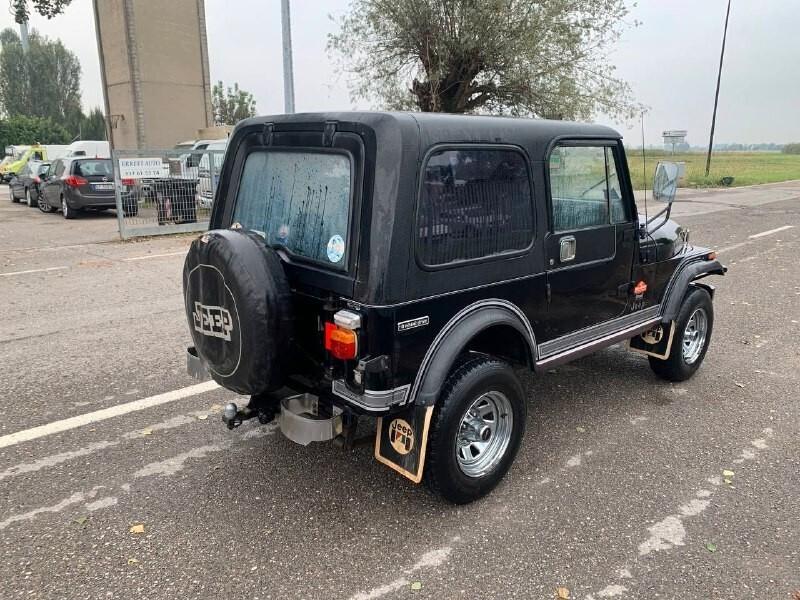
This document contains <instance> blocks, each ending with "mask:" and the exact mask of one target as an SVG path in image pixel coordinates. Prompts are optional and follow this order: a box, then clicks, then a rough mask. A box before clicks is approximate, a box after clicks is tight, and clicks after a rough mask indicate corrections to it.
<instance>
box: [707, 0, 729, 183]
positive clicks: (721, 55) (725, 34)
mask: <svg viewBox="0 0 800 600" xmlns="http://www.w3.org/2000/svg"><path fill="white" fill-rule="evenodd" d="M730 15H731V0H728V10H727V12H726V13H725V29H723V30H722V51H721V52H720V53H719V72H718V73H717V91H716V93H715V94H714V112H713V114H712V115H711V135H710V137H709V139H708V156H706V177H708V172H709V171H710V170H711V148H712V147H713V146H714V127H715V126H716V124H717V104H718V103H719V82H720V80H721V79H722V61H723V59H724V58H725V38H727V37H728V17H730Z"/></svg>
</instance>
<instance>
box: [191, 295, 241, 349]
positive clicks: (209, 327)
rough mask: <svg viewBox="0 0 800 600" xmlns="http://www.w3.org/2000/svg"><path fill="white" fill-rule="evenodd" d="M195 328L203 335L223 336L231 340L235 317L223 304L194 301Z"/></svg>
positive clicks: (226, 339) (224, 338)
mask: <svg viewBox="0 0 800 600" xmlns="http://www.w3.org/2000/svg"><path fill="white" fill-rule="evenodd" d="M193 316H194V329H195V331H199V332H200V333H202V334H203V335H208V336H211V337H218V338H222V339H223V340H225V341H226V342H230V341H231V331H232V330H233V319H232V318H231V313H230V311H229V310H228V309H227V308H222V307H221V306H206V305H204V304H201V303H200V302H195V303H194V315H193Z"/></svg>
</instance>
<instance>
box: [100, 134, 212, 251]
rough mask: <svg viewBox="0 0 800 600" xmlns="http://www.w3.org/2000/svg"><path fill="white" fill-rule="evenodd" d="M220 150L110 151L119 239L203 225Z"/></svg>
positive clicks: (177, 230) (184, 229)
mask: <svg viewBox="0 0 800 600" xmlns="http://www.w3.org/2000/svg"><path fill="white" fill-rule="evenodd" d="M223 155H224V151H223V150H133V151H129V150H115V151H114V152H113V153H112V161H113V163H114V182H115V189H116V201H117V220H118V222H119V234H120V237H121V238H122V239H128V238H132V237H137V236H145V235H161V234H168V233H182V232H188V231H204V230H206V229H208V221H209V217H210V215H211V206H212V204H213V201H214V195H215V193H216V189H217V181H218V179H219V172H220V170H221V168H222V158H223Z"/></svg>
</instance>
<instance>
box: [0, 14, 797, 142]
mask: <svg viewBox="0 0 800 600" xmlns="http://www.w3.org/2000/svg"><path fill="white" fill-rule="evenodd" d="M0 1H2V0H0ZM638 4H639V5H638V6H637V7H635V8H633V9H632V12H631V16H630V19H631V20H633V19H636V20H639V21H641V22H642V25H641V26H640V27H638V28H635V29H631V30H629V31H628V32H627V33H626V34H625V35H624V37H623V39H622V40H620V42H619V43H618V44H617V46H616V47H615V49H614V51H613V53H612V58H611V60H612V61H613V62H614V63H615V64H616V66H617V72H618V74H619V76H620V77H622V78H623V79H625V80H627V81H628V82H629V83H630V84H631V86H632V88H633V91H634V94H635V96H636V99H637V100H638V101H639V102H641V103H643V104H645V105H647V106H649V107H650V112H649V113H648V115H647V116H646V118H645V130H646V139H647V143H648V144H658V143H660V141H661V139H660V135H661V131H662V130H664V129H687V130H688V131H689V136H688V140H687V141H688V142H689V143H690V144H692V145H702V144H704V143H707V139H708V129H709V124H710V120H711V111H712V108H713V101H714V85H715V80H716V72H717V65H718V61H719V50H720V42H721V37H722V28H723V23H724V18H725V0H669V2H666V1H664V0H639V3H638ZM347 6H348V0H325V1H324V2H323V1H321V0H316V1H315V0H292V36H293V45H294V71H295V99H296V100H295V102H296V108H297V110H298V111H309V110H346V109H350V108H362V109H365V108H369V106H368V105H367V104H365V103H361V105H360V106H359V105H356V104H353V103H352V102H351V101H350V98H349V94H348V90H347V85H346V82H345V79H344V78H343V77H342V76H338V75H337V74H336V73H335V72H334V69H333V65H332V64H331V61H330V60H329V58H328V56H327V54H326V52H325V43H326V34H327V33H328V32H329V31H331V30H333V29H334V28H335V25H334V23H333V22H332V21H331V20H330V18H329V14H333V15H334V16H337V15H341V14H342V13H343V12H344V11H346V9H347ZM322 7H324V8H322ZM206 23H207V30H208V44H209V57H210V65H211V78H212V80H214V81H216V80H218V79H222V80H223V81H225V82H226V83H233V82H234V81H238V82H239V85H240V86H241V87H242V88H244V89H246V90H248V91H251V92H252V93H253V94H254V95H255V98H256V102H257V108H258V112H259V114H270V113H278V112H282V111H283V82H282V77H281V69H282V62H281V39H280V32H281V27H280V2H279V0H266V1H265V0H235V1H231V0H206ZM13 25H14V23H13V20H12V18H11V16H10V15H9V13H8V12H7V11H4V10H0V28H4V27H7V26H13ZM31 25H32V27H34V28H36V29H38V30H39V31H40V32H42V33H44V34H45V35H48V36H50V37H58V38H60V39H61V40H62V41H63V43H64V44H65V45H66V46H67V47H68V48H69V49H70V50H72V51H73V52H75V53H76V54H77V55H78V57H79V59H80V61H81V65H82V66H83V102H84V105H85V106H86V107H93V106H102V104H103V97H102V89H101V84H100V72H99V65H98V59H97V48H96V43H95V34H94V22H93V13H92V7H91V0H73V3H72V5H71V6H69V7H68V8H67V10H66V12H65V13H64V14H63V15H61V16H59V17H57V18H56V19H53V20H51V21H47V20H46V19H43V18H42V17H39V16H38V15H35V16H34V17H33V18H32V22H31ZM799 29H800V9H799V8H798V0H766V1H757V0H733V7H732V9H731V21H730V25H729V30H728V46H727V49H726V56H725V67H724V70H723V74H722V88H721V92H720V106H719V111H718V115H717V133H716V135H715V139H716V140H717V141H718V142H742V143H755V142H778V143H783V142H796V141H800V115H798V112H800V70H799V69H800V37H799V36H798V34H797V31H798V30H799ZM597 120H598V121H600V122H604V123H608V124H611V125H613V126H615V127H617V128H618V129H619V130H621V131H622V133H623V134H624V136H625V138H626V140H627V143H628V144H631V145H636V144H640V140H641V133H640V130H639V123H638V122H637V123H631V124H620V123H613V122H611V121H609V120H608V119H604V118H603V117H602V116H599V117H598V118H597Z"/></svg>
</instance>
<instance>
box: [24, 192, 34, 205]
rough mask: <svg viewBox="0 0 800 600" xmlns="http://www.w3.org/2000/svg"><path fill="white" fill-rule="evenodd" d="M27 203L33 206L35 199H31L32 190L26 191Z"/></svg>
mask: <svg viewBox="0 0 800 600" xmlns="http://www.w3.org/2000/svg"><path fill="white" fill-rule="evenodd" d="M25 201H26V202H27V204H28V206H30V207H32V206H33V198H31V191H30V190H25Z"/></svg>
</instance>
